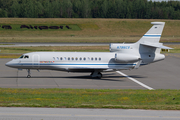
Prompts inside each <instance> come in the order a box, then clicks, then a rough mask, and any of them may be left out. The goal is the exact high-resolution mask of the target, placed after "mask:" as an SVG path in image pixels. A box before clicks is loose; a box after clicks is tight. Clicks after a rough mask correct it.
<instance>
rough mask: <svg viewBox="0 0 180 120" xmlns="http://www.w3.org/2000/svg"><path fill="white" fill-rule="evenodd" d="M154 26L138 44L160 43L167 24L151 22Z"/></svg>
mask: <svg viewBox="0 0 180 120" xmlns="http://www.w3.org/2000/svg"><path fill="white" fill-rule="evenodd" d="M151 24H153V26H152V27H151V28H150V29H149V31H148V32H147V33H146V34H144V35H143V37H142V38H141V39H140V40H139V41H138V42H137V43H144V42H148V43H159V40H160V38H161V34H162V31H163V28H164V25H165V22H151Z"/></svg>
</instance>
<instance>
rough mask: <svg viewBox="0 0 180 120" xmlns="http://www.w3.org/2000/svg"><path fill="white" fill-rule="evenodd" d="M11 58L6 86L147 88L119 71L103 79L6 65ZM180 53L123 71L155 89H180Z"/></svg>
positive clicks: (0, 62) (2, 79)
mask: <svg viewBox="0 0 180 120" xmlns="http://www.w3.org/2000/svg"><path fill="white" fill-rule="evenodd" d="M10 60H11V59H0V87H2V88H82V89H146V88H145V87H143V86H141V85H139V84H137V83H135V82H134V81H132V80H130V79H128V78H127V77H125V76H122V75H121V74H119V73H117V72H108V73H103V78H102V79H91V78H90V77H89V75H90V73H67V72H61V71H51V70H42V71H41V70H40V72H38V71H36V70H32V72H31V76H32V77H31V78H26V76H27V71H26V70H23V71H18V70H17V69H13V68H9V67H6V66H5V63H6V62H8V61H10ZM179 61H180V54H167V55H166V58H165V60H163V61H160V62H157V63H153V64H150V65H147V66H142V67H140V68H139V69H137V70H131V71H129V70H126V71H121V72H123V73H125V74H126V75H128V76H130V77H132V78H134V79H136V80H137V81H139V82H141V83H144V84H145V85H148V86H150V87H152V88H153V89H180V87H179V86H180V79H179V78H180V74H179V71H180V63H179Z"/></svg>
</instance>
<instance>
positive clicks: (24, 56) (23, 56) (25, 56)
mask: <svg viewBox="0 0 180 120" xmlns="http://www.w3.org/2000/svg"><path fill="white" fill-rule="evenodd" d="M19 58H21V59H22V58H25V59H27V58H29V56H28V55H22V56H21V57H19Z"/></svg>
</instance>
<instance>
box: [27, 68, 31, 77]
mask: <svg viewBox="0 0 180 120" xmlns="http://www.w3.org/2000/svg"><path fill="white" fill-rule="evenodd" d="M27 72H28V75H27V78H30V77H31V71H30V69H27Z"/></svg>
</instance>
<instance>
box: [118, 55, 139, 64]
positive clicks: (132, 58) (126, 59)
mask: <svg viewBox="0 0 180 120" xmlns="http://www.w3.org/2000/svg"><path fill="white" fill-rule="evenodd" d="M139 60H140V57H139V56H136V55H130V54H124V53H116V54H115V61H116V62H122V63H131V62H136V61H139Z"/></svg>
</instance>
